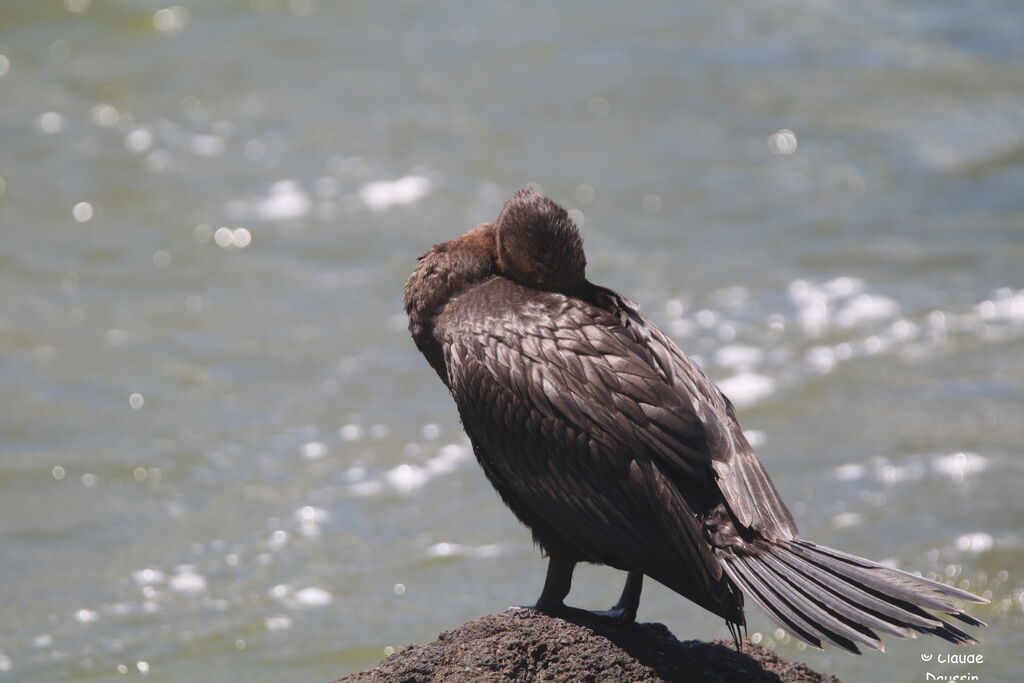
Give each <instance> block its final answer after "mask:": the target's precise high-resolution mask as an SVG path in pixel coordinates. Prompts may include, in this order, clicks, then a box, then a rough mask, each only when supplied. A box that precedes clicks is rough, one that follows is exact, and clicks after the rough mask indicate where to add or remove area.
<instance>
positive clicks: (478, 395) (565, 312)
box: [404, 188, 988, 654]
mask: <svg viewBox="0 0 1024 683" xmlns="http://www.w3.org/2000/svg"><path fill="white" fill-rule="evenodd" d="M404 305H405V312H406V314H407V316H408V320H409V332H410V334H411V336H412V339H413V341H414V343H415V345H416V347H417V348H418V349H419V351H420V352H421V353H422V354H423V356H425V358H426V360H427V362H428V363H429V364H430V366H431V367H432V368H433V369H434V371H435V372H436V373H437V374H438V376H439V377H440V379H441V381H442V382H443V383H444V384H445V386H446V387H447V388H448V390H449V393H450V394H451V396H452V397H453V398H454V401H455V405H456V407H457V409H458V413H459V417H460V419H461V421H462V425H463V428H464V429H465V432H466V434H467V436H468V437H469V440H470V442H471V444H472V448H473V452H474V454H475V456H476V459H477V461H478V462H479V464H480V466H481V467H482V468H483V471H484V474H485V475H486V477H487V479H488V480H489V481H490V483H491V484H492V485H493V487H494V488H495V489H496V490H497V492H498V494H499V496H500V497H501V499H502V501H503V502H504V503H505V505H507V506H508V507H509V508H510V509H511V511H512V512H513V514H515V516H516V517H517V518H518V519H519V520H520V521H521V522H522V523H523V524H525V525H526V526H527V527H528V528H529V529H530V530H531V532H532V536H533V540H534V542H535V543H536V544H537V545H538V546H539V547H540V549H541V551H542V553H543V554H544V555H545V556H546V557H547V559H548V565H547V574H546V577H545V580H544V585H543V588H542V590H541V594H540V597H539V598H538V599H537V601H536V604H535V605H533V607H534V608H536V609H537V610H540V611H542V612H545V613H550V614H555V615H559V614H563V615H564V614H573V613H575V612H582V610H576V609H575V608H572V607H569V606H567V605H566V604H565V598H566V597H567V596H568V594H569V591H570V588H571V584H572V575H573V570H574V568H575V567H576V565H577V564H579V563H581V562H586V563H594V564H603V565H608V566H610V567H613V568H616V569H619V570H623V571H625V572H627V574H626V582H625V586H624V588H623V590H622V593H621V596H620V597H619V599H618V601H617V602H616V603H615V605H614V606H613V607H612V608H611V609H610V610H607V611H605V612H602V613H601V614H602V615H603V616H604V617H606V618H610V619H614V620H616V621H618V622H621V623H624V624H628V623H632V622H633V621H635V620H636V617H637V611H638V609H639V603H640V594H641V591H642V587H643V580H644V577H649V578H651V579H653V580H655V581H658V582H659V583H661V584H663V585H665V586H667V587H668V588H669V589H671V590H673V591H675V592H676V593H678V594H680V595H682V596H684V597H686V598H688V599H689V600H691V601H692V602H694V603H696V604H697V605H699V606H701V607H703V608H704V609H706V610H708V611H710V612H712V613H713V614H716V615H718V616H719V617H722V618H723V619H724V620H725V622H726V625H727V627H728V629H729V631H730V633H731V634H732V637H733V640H734V642H735V643H736V646H737V647H738V648H739V647H740V646H741V638H742V634H743V633H745V632H746V619H745V615H744V601H745V599H749V600H750V601H751V602H753V603H754V604H755V605H757V606H758V607H759V608H760V609H761V610H762V611H763V612H764V613H765V614H766V615H767V616H768V617H769V618H770V619H771V620H772V621H774V622H775V623H776V624H778V625H779V626H781V627H783V628H784V629H785V630H786V631H787V632H788V633H790V634H791V635H793V636H794V637H796V638H797V639H799V640H801V641H803V642H805V643H807V644H808V645H810V646H812V647H814V648H816V649H822V648H823V644H824V643H829V644H831V645H833V646H835V647H837V648H839V649H841V650H843V651H846V652H849V653H852V654H860V652H861V647H866V648H869V649H875V650H884V646H883V643H882V641H881V637H880V635H879V634H885V635H890V636H897V637H916V634H918V633H923V634H931V635H934V636H938V637H939V638H942V639H944V640H947V641H949V642H952V643H957V644H973V643H976V642H977V641H975V640H974V638H972V637H971V636H970V635H969V634H967V633H966V632H964V631H963V630H961V629H960V628H958V627H957V626H954V625H953V624H951V623H949V622H948V621H945V620H944V619H943V618H941V617H939V616H936V615H935V614H933V612H939V613H944V614H946V615H949V616H952V617H953V618H955V619H957V620H959V621H960V622H963V623H964V624H967V625H970V626H985V623H984V622H982V621H981V620H979V619H976V618H974V617H972V616H970V615H968V614H967V613H966V612H964V611H963V610H961V609H960V608H958V607H957V606H956V605H955V603H954V602H953V600H960V601H967V602H973V603H987V602H988V600H986V599H984V598H981V597H979V596H977V595H974V594H972V593H969V592H967V591H964V590H960V589H958V588H954V587H951V586H947V585H944V584H942V583H938V582H935V581H930V580H928V579H925V578H923V577H920V576H917V575H914V574H910V573H908V572H904V571H901V570H898V569H894V568H891V567H887V566H884V565H882V564H879V563H877V562H874V561H872V560H868V559H865V558H861V557H856V556H854V555H850V554H848V553H845V552H842V551H840V550H835V549H833V548H829V547H827V546H824V545H819V544H816V543H814V542H811V541H809V540H805V539H803V538H801V536H800V533H799V531H798V530H797V526H796V523H795V521H794V519H793V516H792V514H791V513H790V511H789V510H788V508H787V507H786V505H785V503H784V502H783V501H782V498H781V497H780V495H779V492H778V490H777V489H776V488H775V485H774V484H773V483H772V481H771V479H770V478H769V476H768V474H767V472H766V471H765V468H764V467H763V466H762V464H761V463H760V461H759V460H758V459H757V457H756V455H755V454H754V450H753V448H752V447H751V445H750V443H749V442H748V440H747V439H746V438H745V436H744V434H743V430H742V429H741V428H740V425H739V422H738V421H737V418H736V411H735V408H734V407H733V405H732V403H731V402H730V401H729V399H728V398H727V397H726V396H725V395H724V394H723V393H722V392H721V391H720V390H719V389H718V387H716V386H715V384H714V383H712V381H711V380H710V379H708V377H707V375H705V373H704V372H703V371H702V370H701V368H700V367H699V366H698V365H697V364H696V363H694V361H692V360H691V359H690V358H689V357H687V356H686V354H685V353H684V352H683V351H682V350H680V348H679V347H678V346H677V345H676V344H675V343H674V342H673V341H672V340H671V339H670V338H669V337H668V336H667V335H665V334H664V333H663V332H662V331H661V330H659V329H658V328H657V327H656V326H655V325H654V324H653V323H652V322H651V321H650V320H648V319H647V318H645V317H644V316H643V315H642V314H641V313H640V309H639V306H638V305H637V304H636V303H634V302H633V301H631V300H629V299H627V298H625V297H623V296H620V295H619V294H617V293H616V292H614V291H612V290H610V289H607V288H604V287H601V286H598V285H595V284H592V283H591V282H589V281H588V280H587V279H586V255H585V253H584V250H583V241H582V238H581V236H580V232H579V229H578V228H577V226H576V225H575V223H574V221H573V220H572V218H571V216H570V215H569V213H568V212H567V211H566V210H565V209H564V208H563V207H561V206H560V205H558V204H557V203H556V202H554V201H553V200H551V199H549V198H548V197H545V196H543V195H541V194H539V193H537V192H536V191H534V190H533V189H530V188H524V189H521V190H519V191H517V192H515V193H514V194H513V195H512V196H511V197H510V198H509V199H508V200H507V201H506V202H505V204H504V206H503V207H502V209H501V211H500V212H499V214H498V217H497V220H496V221H494V222H493V223H482V224H480V225H477V226H476V227H474V228H472V229H470V230H469V231H468V232H466V233H465V234H463V235H462V236H460V237H456V238H454V239H451V240H449V241H447V242H443V243H440V244H436V245H434V246H433V247H432V248H431V249H429V250H428V251H427V252H426V253H425V254H424V255H423V256H421V257H420V259H419V263H418V265H417V266H416V268H415V270H414V272H413V273H412V275H411V276H410V277H409V278H408V280H407V282H406V285H405V290H404ZM929 610H930V611H929Z"/></svg>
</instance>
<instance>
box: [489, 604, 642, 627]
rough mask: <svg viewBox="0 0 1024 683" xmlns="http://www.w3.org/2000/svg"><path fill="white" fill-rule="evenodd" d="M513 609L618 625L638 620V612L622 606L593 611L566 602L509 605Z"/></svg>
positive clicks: (573, 619)
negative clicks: (631, 611) (571, 605)
mask: <svg viewBox="0 0 1024 683" xmlns="http://www.w3.org/2000/svg"><path fill="white" fill-rule="evenodd" d="M509 609H510V610H513V609H517V610H518V609H532V610H536V611H538V612H543V613H544V614H548V615H551V616H553V617H562V618H563V619H569V620H570V621H591V622H593V621H601V622H606V623H612V624H616V625H625V624H632V623H633V622H635V621H636V612H633V613H630V612H629V611H628V610H624V609H623V608H621V607H613V608H612V609H608V610H600V611H591V610H586V609H580V608H579V607H570V606H569V605H565V604H558V605H544V606H542V605H513V606H511V607H509Z"/></svg>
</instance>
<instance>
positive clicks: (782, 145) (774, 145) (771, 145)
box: [768, 128, 797, 156]
mask: <svg viewBox="0 0 1024 683" xmlns="http://www.w3.org/2000/svg"><path fill="white" fill-rule="evenodd" d="M796 148H797V140H796V134H795V133H794V132H793V131H791V130H789V129H788V128H783V129H782V130H780V131H777V132H775V133H772V134H771V135H770V136H768V151H770V152H771V153H772V154H779V155H783V156H789V155H790V154H793V153H794V152H796Z"/></svg>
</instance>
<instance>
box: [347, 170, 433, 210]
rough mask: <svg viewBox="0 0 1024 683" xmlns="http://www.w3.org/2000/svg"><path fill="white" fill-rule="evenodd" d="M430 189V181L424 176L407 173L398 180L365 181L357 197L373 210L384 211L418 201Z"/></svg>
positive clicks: (431, 187)
mask: <svg viewBox="0 0 1024 683" xmlns="http://www.w3.org/2000/svg"><path fill="white" fill-rule="evenodd" d="M432 189H433V186H432V183H431V182H430V180H429V179H428V178H426V177H425V176H421V175H407V176H403V177H401V178H399V179H398V180H378V181H375V182H372V183H367V184H366V185H364V186H363V187H362V188H361V189H360V190H359V197H360V198H361V199H362V200H363V203H364V204H366V206H367V207H368V208H370V209H372V210H373V211H384V210H385V209H389V208H391V207H392V206H402V205H405V204H412V203H413V202H416V201H419V200H420V199H422V198H423V197H425V196H426V195H427V194H428V193H429V192H430V191H431V190H432Z"/></svg>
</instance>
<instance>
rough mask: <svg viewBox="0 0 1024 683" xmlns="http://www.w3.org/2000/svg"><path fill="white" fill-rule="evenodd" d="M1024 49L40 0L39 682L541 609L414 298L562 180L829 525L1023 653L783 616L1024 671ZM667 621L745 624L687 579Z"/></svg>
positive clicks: (1010, 22) (599, 247)
mask: <svg viewBox="0 0 1024 683" xmlns="http://www.w3.org/2000/svg"><path fill="white" fill-rule="evenodd" d="M1022 35H1024V8H1022V6H1021V4H1020V3H1019V2H1016V0H1007V1H1006V2H963V1H960V0H958V1H956V2H936V1H935V0H929V1H927V2H925V1H923V0H912V1H907V2H884V1H881V0H876V1H862V2H853V3H839V2H826V1H820V0H814V1H812V0H771V1H768V2H765V1H764V0H761V1H758V2H753V1H751V0H742V1H741V2H733V3H716V2H710V1H702V2H688V3H674V2H659V3H644V4H643V5H636V4H629V3H613V2H605V1H598V2H591V3H586V4H582V3H576V4H573V5H569V4H562V3H540V2H517V3H454V2H432V3H411V2H396V3H392V2H387V3H381V2H362V1H352V2H345V3H334V2H317V1H315V0H290V1H287V2H286V1H283V0H251V1H250V0H236V1H233V2H219V3H204V2H198V1H196V2H189V3H185V4H182V5H180V6H167V5H163V4H161V3H160V2H152V1H149V0H120V1H115V0H63V1H61V0H5V1H4V2H3V3H2V4H0V382H2V388H3V391H2V392H0V680H17V681H47V682H49V681H78V680H83V681H84V680H89V681H108V680H109V681H113V680H123V679H125V678H141V677H148V678H150V679H152V680H197V681H198V680H202V681H227V680H239V679H241V680H252V681H257V680H259V681H279V680H294V681H299V680H309V681H315V680H327V679H330V678H333V677H336V676H339V675H341V674H344V673H347V672H350V671H354V670H358V669H361V668H365V667H368V666H371V665H373V664H374V663H376V662H377V661H378V660H379V659H380V658H382V657H383V656H384V654H385V653H386V652H390V651H391V649H392V648H396V647H401V646H403V645H405V644H407V643H410V642H422V641H427V640H431V639H433V638H434V637H435V636H436V635H437V633H438V632H440V631H441V630H444V629H447V628H451V627H454V626H456V625H458V624H459V623H461V622H463V621H465V620H467V619H470V618H473V617H477V616H481V615H483V614H487V613H490V612H494V611H499V610H501V609H503V608H505V607H506V606H508V605H511V604H526V603H529V602H531V601H532V600H533V599H534V598H535V597H536V595H537V594H538V592H539V589H540V585H541V583H542V579H543V570H544V563H543V561H542V560H541V558H540V556H539V553H537V552H536V551H535V550H534V549H533V548H532V547H531V544H530V541H529V534H528V532H527V531H526V530H525V529H524V528H522V527H520V526H518V525H517V523H516V522H515V521H514V519H513V517H512V515H511V514H510V513H509V512H508V511H507V510H505V509H504V508H503V506H502V505H501V503H500V502H499V500H498V497H497V496H496V495H495V494H494V493H493V492H492V491H491V490H490V487H489V486H488V484H487V483H486V481H485V480H484V478H483V476H482V474H481V472H480V471H479V469H478V467H477V466H476V464H475V463H474V461H473V458H472V455H471V453H470V452H469V450H468V448H467V443H466V441H465V439H464V437H463V435H462V432H461V429H460V427H459V424H458V420H457V417H456V412H455V409H454V406H453V405H452V403H451V401H450V399H449V398H448V396H447V395H446V392H445V391H444V389H443V387H442V385H441V384H440V382H438V381H437V378H436V376H434V374H433V372H432V371H431V370H430V369H429V368H428V367H427V365H426V363H425V362H424V361H423V359H422V358H421V357H420V356H419V354H418V353H417V352H416V350H415V348H414V347H413V345H412V343H411V342H410V340H409V339H408V335H407V332H406V331H405V320H404V317H403V314H402V311H401V288H402V285H403V283H404V279H405V277H406V276H407V275H408V274H409V273H410V272H411V271H412V269H413V267H414V265H415V259H416V256H417V255H419V254H420V253H422V252H423V251H424V250H425V249H427V248H428V247H429V246H430V245H431V244H433V243H435V242H439V241H443V240H446V239H448V238H451V237H453V236H455V235H458V234H461V233H462V232H463V231H464V230H466V229H467V228H469V227H470V226H472V225H474V224H476V223H478V222H482V221H486V220H492V219H493V218H494V217H495V216H496V214H497V211H498V209H499V208H500V206H501V204H502V202H503V200H504V198H505V197H506V196H507V195H508V194H510V193H511V192H512V191H514V190H515V189H517V188H518V187H520V186H522V185H525V184H527V183H536V184H537V185H538V186H539V187H541V188H542V189H543V191H545V192H546V193H548V194H550V195H551V196H552V197H553V198H554V199H556V200H557V201H559V202H561V203H563V204H564V205H565V206H566V207H567V208H570V209H572V210H573V215H574V216H575V218H576V219H577V222H578V223H579V224H580V225H581V229H582V231H583V233H584V236H585V239H586V243H587V249H588V256H589V262H590V267H589V271H588V273H589V276H590V278H591V279H592V280H594V281H595V282H598V283H600V284H604V285H606V286H611V287H613V288H616V289H618V290H620V291H621V292H623V293H624V294H626V295H627V296H629V297H631V298H633V299H635V300H637V301H638V302H639V303H640V304H641V305H642V306H643V307H644V310H645V311H646V312H647V313H648V315H649V316H651V317H652V318H653V319H654V320H655V321H657V322H658V323H659V324H660V325H662V326H663V327H664V328H665V329H666V331H667V332H669V333H670V334H671V336H672V337H673V338H674V339H676V340H677V341H678V342H679V343H680V345H681V346H682V347H683V348H684V349H686V350H687V351H688V352H690V353H691V354H693V355H695V356H696V357H698V358H699V359H700V361H701V363H702V364H703V366H704V367H705V368H706V369H707V371H708V372H709V373H710V374H711V375H712V376H713V377H714V378H715V379H716V380H717V381H719V382H720V383H721V385H722V386H723V388H724V389H725V390H726V392H727V393H728V394H729V395H730V396H732V398H733V399H734V401H735V402H736V404H737V405H738V406H739V409H740V418H741V420H742V422H743V424H744V426H745V428H746V429H748V430H749V433H750V436H751V439H752V440H753V441H754V442H755V444H756V445H757V446H758V449H759V451H760V453H761V457H762V459H763V460H764V461H765V463H766V464H767V466H768V469H769V471H770V472H771V473H772V475H773V477H774V479H775V481H776V483H777V485H778V487H779V488H780V489H781V491H782V493H783V495H784V498H785V499H786V500H787V501H788V502H789V504H790V506H791V507H792V509H793V511H794V513H795V515H796V517H797V519H798V522H799V524H800V527H801V530H802V531H803V533H804V534H805V536H807V537H809V538H811V539H813V540H816V541H819V542H822V543H827V544H829V545H834V546H838V547H841V548H843V549H845V550H848V551H851V552H854V553H858V554H862V555H867V556H870V557H874V558H877V559H884V560H886V561H889V562H893V563H895V564H898V565H899V566H902V567H907V568H912V569H916V570H919V571H921V572H923V573H925V574H926V575H928V576H939V577H943V578H944V580H947V581H950V582H953V583H956V584H957V585H961V586H963V587H966V588H968V589H970V590H972V591H975V592H978V593H981V594H983V595H986V596H988V597H990V598H991V600H992V603H991V605H989V606H982V607H975V608H972V610H971V611H972V613H973V614H975V615H977V616H979V617H980V618H982V619H985V620H988V621H989V622H990V624H991V626H990V628H988V629H985V630H983V631H980V632H979V633H977V635H978V636H979V637H980V638H981V640H982V643H981V645H979V646H977V647H976V648H971V649H969V650H964V651H965V652H976V653H979V654H982V655H983V657H984V663H983V664H980V665H940V664H937V663H934V662H933V663H932V664H924V663H923V662H922V661H921V660H920V655H921V654H922V653H931V654H942V653H949V652H953V651H954V649H953V648H952V646H948V647H947V646H946V645H945V644H943V643H942V642H939V641H933V640H927V641H922V640H918V641H900V642H894V641H892V640H890V641H889V642H888V643H887V644H888V649H889V652H888V653H887V654H885V655H877V654H872V655H868V656H865V657H861V658H853V657H848V656H845V655H842V654H839V653H836V652H835V651H834V650H829V651H826V652H824V653H818V652H814V651H811V650H808V649H804V648H802V647H801V646H799V645H798V644H796V643H795V642H794V641H792V640H791V639H790V638H788V637H787V636H785V634H783V633H782V632H780V631H776V629H775V628H774V626H773V625H771V624H770V622H768V621H767V620H766V619H765V618H763V617H762V616H761V615H760V614H759V613H757V612H756V610H755V609H753V608H751V611H750V621H751V629H750V630H751V634H752V636H753V637H754V638H755V639H757V640H760V641H761V642H763V643H767V644H769V645H771V646H772V647H776V648H777V649H778V650H779V651H781V652H782V653H783V654H784V655H785V656H787V657H791V658H798V659H803V660H805V661H807V662H809V663H810V664H811V666H813V667H814V668H817V669H821V670H828V671H832V672H834V673H836V674H837V675H839V676H840V677H841V678H843V679H844V680H850V681H854V680H889V681H917V680H924V678H925V675H926V672H932V673H936V674H959V673H968V672H969V673H972V674H974V675H977V676H979V678H978V679H976V680H985V681H996V680H1001V681H1011V680H1021V679H1022V677H1024V665H1022V660H1021V656H1020V652H1021V651H1022V649H1024V635H1022V629H1021V622H1022V617H1024V613H1022V609H1024V575H1022V569H1024V567H1022V560H1024V533H1022V530H1021V529H1022V522H1024V502H1022V500H1021V496H1020V493H1019V490H1020V484H1021V481H1022V475H1024V464H1022V459H1021V457H1020V455H1021V443H1022V441H1024V290H1022V289H1021V288H1022V287H1024V191H1022V190H1024V41H1022V40H1021V36H1022ZM622 579H623V577H622V576H621V575H620V574H619V573H617V572H614V571H612V570H609V569H603V568H584V569H581V570H580V571H579V572H578V579H577V582H576V587H575V590H574V593H573V595H572V601H573V602H574V603H575V604H578V605H580V606H584V607H593V608H604V607H607V606H608V605H609V604H610V602H611V601H612V600H613V599H614V598H615V597H616V596H617V594H618V590H619V588H620V584H621V581H622ZM641 619H643V620H648V621H662V622H664V623H666V624H667V625H668V626H669V627H670V628H671V629H672V630H673V631H674V632H675V633H676V634H677V635H679V636H680V637H682V638H704V639H710V638H713V637H727V631H726V629H725V627H724V624H723V623H722V622H721V620H719V619H718V618H716V617H713V616H711V615H709V614H707V613H704V612H702V611H701V610H700V609H699V608H697V607H695V606H693V605H692V604H690V603H688V602H687V601H685V600H684V599H682V598H678V597H675V596H674V595H673V594H671V593H669V592H668V591H667V590H665V589H662V588H660V587H658V586H654V585H650V586H649V587H648V588H647V591H646V593H645V597H644V600H643V602H642V605H641Z"/></svg>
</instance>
